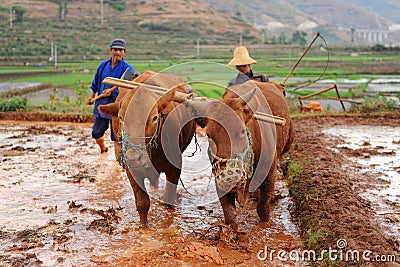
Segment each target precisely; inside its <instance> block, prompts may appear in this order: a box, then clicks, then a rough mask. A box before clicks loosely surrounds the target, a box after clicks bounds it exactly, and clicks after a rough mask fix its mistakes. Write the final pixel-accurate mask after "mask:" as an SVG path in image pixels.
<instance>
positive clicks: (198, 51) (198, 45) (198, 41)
mask: <svg viewBox="0 0 400 267" xmlns="http://www.w3.org/2000/svg"><path fill="white" fill-rule="evenodd" d="M196 55H197V57H199V56H200V39H197V46H196Z"/></svg>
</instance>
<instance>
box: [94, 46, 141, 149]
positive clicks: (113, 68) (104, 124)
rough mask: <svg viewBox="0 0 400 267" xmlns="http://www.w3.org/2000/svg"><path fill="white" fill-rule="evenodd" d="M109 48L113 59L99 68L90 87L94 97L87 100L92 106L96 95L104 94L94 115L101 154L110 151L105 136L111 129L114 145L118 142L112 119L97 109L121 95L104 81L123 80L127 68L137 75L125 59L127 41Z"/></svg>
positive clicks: (95, 107) (95, 103)
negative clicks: (111, 78) (109, 78)
mask: <svg viewBox="0 0 400 267" xmlns="http://www.w3.org/2000/svg"><path fill="white" fill-rule="evenodd" d="M109 47H110V54H111V58H110V59H108V60H105V61H103V62H101V63H100V65H99V67H98V68H97V71H96V74H95V76H94V79H93V81H92V85H91V86H90V89H91V90H92V95H91V97H90V98H89V99H88V100H87V104H89V105H91V104H93V100H94V98H95V96H96V94H97V95H98V96H99V95H102V94H103V95H104V97H102V98H100V99H97V100H96V101H94V108H93V115H94V117H95V121H94V124H93V127H92V137H93V138H94V139H95V140H96V143H97V144H98V145H99V147H100V152H101V153H104V152H107V151H108V148H107V147H106V145H105V144H104V134H105V132H106V131H107V129H108V128H109V127H110V130H111V140H112V141H114V145H115V142H117V141H116V138H115V135H114V132H113V129H112V125H111V117H110V116H106V115H103V114H100V112H99V110H98V109H97V108H98V106H99V105H105V104H109V103H114V102H115V100H116V98H117V96H118V94H119V91H118V88H117V89H115V90H110V88H111V86H110V85H107V84H103V80H104V78H106V77H113V78H121V76H122V74H123V73H124V72H125V70H126V69H127V68H129V69H130V70H131V72H132V73H133V74H135V69H134V68H133V66H132V65H130V64H129V63H128V62H126V61H125V60H124V58H123V57H124V55H125V53H126V42H125V40H124V39H115V40H113V41H112V42H111V43H110V45H109Z"/></svg>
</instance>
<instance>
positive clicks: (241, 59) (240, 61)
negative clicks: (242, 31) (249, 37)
mask: <svg viewBox="0 0 400 267" xmlns="http://www.w3.org/2000/svg"><path fill="white" fill-rule="evenodd" d="M255 63H257V61H255V60H254V59H252V58H251V57H250V56H249V51H247V49H246V47H244V46H239V47H236V48H235V51H234V52H233V58H232V60H231V61H229V63H228V66H238V65H249V64H255Z"/></svg>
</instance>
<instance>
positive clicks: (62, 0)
mask: <svg viewBox="0 0 400 267" xmlns="http://www.w3.org/2000/svg"><path fill="white" fill-rule="evenodd" d="M73 1H75V0H50V2H53V3H57V4H58V16H59V18H60V20H61V21H64V20H65V16H66V15H67V13H68V8H67V6H68V3H69V2H73Z"/></svg>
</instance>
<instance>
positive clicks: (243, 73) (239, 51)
mask: <svg viewBox="0 0 400 267" xmlns="http://www.w3.org/2000/svg"><path fill="white" fill-rule="evenodd" d="M256 63H257V61H255V60H254V59H252V58H251V57H250V55H249V51H247V48H246V47H244V46H239V47H236V48H235V51H234V52H233V59H232V60H231V61H229V63H228V66H236V69H237V70H238V72H239V73H238V75H237V76H236V77H235V78H232V79H231V80H230V81H229V82H228V86H227V87H228V88H229V87H231V86H233V85H236V84H242V83H244V82H246V81H248V80H255V81H259V82H268V77H266V76H265V75H264V74H262V73H256V72H254V71H252V70H251V68H250V65H251V64H256Z"/></svg>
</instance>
